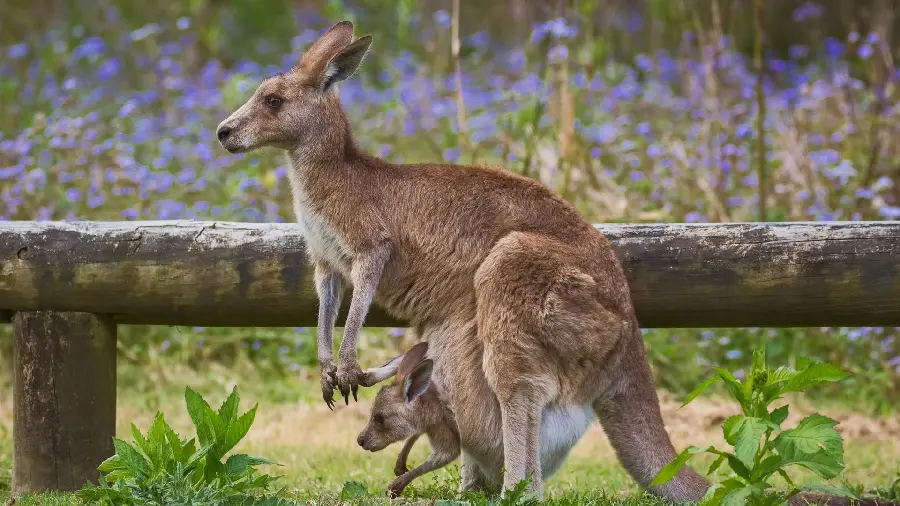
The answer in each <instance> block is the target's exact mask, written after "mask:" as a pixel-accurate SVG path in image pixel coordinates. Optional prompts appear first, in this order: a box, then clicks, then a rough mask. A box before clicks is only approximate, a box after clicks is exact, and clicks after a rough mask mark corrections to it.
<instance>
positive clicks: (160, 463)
mask: <svg viewBox="0 0 900 506" xmlns="http://www.w3.org/2000/svg"><path fill="white" fill-rule="evenodd" d="M167 428H168V425H167V424H166V421H165V419H164V418H163V415H162V413H156V417H155V418H154V419H153V423H152V424H151V425H150V429H149V430H147V442H148V443H149V449H148V450H145V451H144V453H146V454H147V457H148V458H149V459H150V464H151V465H152V466H153V469H154V471H156V470H160V469H162V468H163V467H164V466H165V461H166V460H167V457H168V458H171V454H168V455H167V453H168V452H167V451H166V450H167V445H166V429H167Z"/></svg>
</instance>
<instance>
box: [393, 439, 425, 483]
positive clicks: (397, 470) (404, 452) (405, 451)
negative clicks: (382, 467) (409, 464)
mask: <svg viewBox="0 0 900 506" xmlns="http://www.w3.org/2000/svg"><path fill="white" fill-rule="evenodd" d="M419 436H421V434H416V435H415V436H413V437H411V438H409V439H407V440H406V443H404V444H403V448H402V449H401V450H400V454H399V455H397V463H396V464H394V476H402V475H404V474H406V473H407V471H409V469H407V468H406V460H407V459H408V458H409V452H410V451H412V448H413V445H415V444H416V440H417V439H419Z"/></svg>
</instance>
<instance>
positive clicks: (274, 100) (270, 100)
mask: <svg viewBox="0 0 900 506" xmlns="http://www.w3.org/2000/svg"><path fill="white" fill-rule="evenodd" d="M266 105H267V106H269V107H271V108H272V109H278V107H279V106H280V105H281V97H278V96H275V95H269V96H268V97H266Z"/></svg>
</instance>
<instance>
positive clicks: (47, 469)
mask: <svg viewBox="0 0 900 506" xmlns="http://www.w3.org/2000/svg"><path fill="white" fill-rule="evenodd" d="M13 328H14V341H15V342H14V347H13V355H14V362H15V367H14V368H13V374H14V376H15V378H14V387H13V404H14V407H13V476H12V492H13V495H16V496H18V495H21V494H26V493H29V492H37V491H46V490H69V491H72V490H78V489H79V488H81V487H82V486H83V485H84V484H85V483H86V482H88V481H90V482H93V483H95V484H96V483H97V479H98V478H99V476H100V474H99V472H98V471H97V466H99V465H100V463H102V462H103V461H104V460H105V459H107V458H109V457H111V456H112V455H113V453H114V452H113V439H112V438H113V436H114V435H115V431H116V325H115V323H113V322H112V321H111V320H109V319H108V318H105V317H98V316H95V315H91V314H86V313H58V312H54V311H35V312H19V313H16V315H15V317H14V323H13Z"/></svg>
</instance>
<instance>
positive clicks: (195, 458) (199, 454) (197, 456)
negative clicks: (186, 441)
mask: <svg viewBox="0 0 900 506" xmlns="http://www.w3.org/2000/svg"><path fill="white" fill-rule="evenodd" d="M211 448H212V445H207V446H203V447H201V448H200V449H199V450H197V451H196V452H194V454H193V455H191V456H190V457H189V458H188V459H187V462H185V464H184V468H185V469H186V470H188V469H192V468H193V467H194V466H195V465H197V464H198V463H199V462H200V461H201V460H203V458H204V457H206V455H207V454H208V453H209V450H210V449H211Z"/></svg>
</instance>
